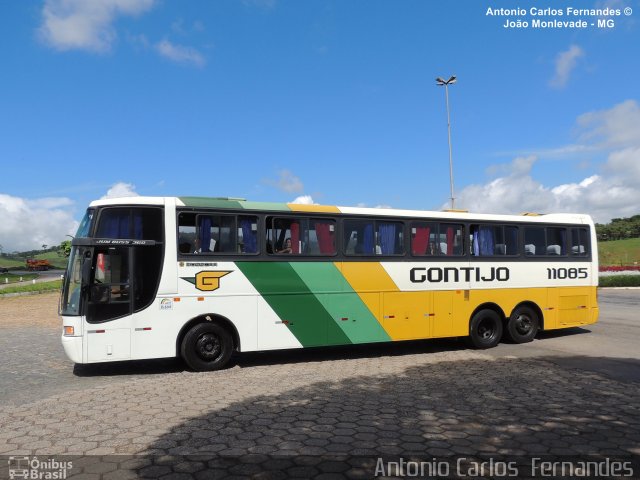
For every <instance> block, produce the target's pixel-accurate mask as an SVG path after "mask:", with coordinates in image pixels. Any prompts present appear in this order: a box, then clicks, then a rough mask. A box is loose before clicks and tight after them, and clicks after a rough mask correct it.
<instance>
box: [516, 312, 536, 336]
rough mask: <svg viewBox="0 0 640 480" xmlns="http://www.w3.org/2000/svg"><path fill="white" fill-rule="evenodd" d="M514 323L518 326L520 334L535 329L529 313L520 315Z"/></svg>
mask: <svg viewBox="0 0 640 480" xmlns="http://www.w3.org/2000/svg"><path fill="white" fill-rule="evenodd" d="M514 325H515V327H516V332H518V333H519V334H520V335H528V334H529V333H531V330H532V329H533V322H532V321H531V317H529V315H523V314H520V315H518V316H517V317H516V320H515V322H514Z"/></svg>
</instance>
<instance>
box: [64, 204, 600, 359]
mask: <svg viewBox="0 0 640 480" xmlns="http://www.w3.org/2000/svg"><path fill="white" fill-rule="evenodd" d="M597 284H598V254H597V247H596V236H595V228H594V224H593V221H592V220H591V218H590V217H589V216H588V215H581V214H544V215H536V214H523V215H488V214H473V213H467V212H462V211H440V212H437V211H418V210H397V209H374V208H351V207H335V206H322V205H302V204H286V203H262V202H252V201H247V200H244V199H236V198H205V197H128V198H121V199H107V200H98V201H94V202H92V203H91V204H90V206H89V208H88V209H87V212H86V214H85V216H84V218H83V220H82V221H81V223H80V225H79V228H78V232H77V234H76V236H75V238H74V239H73V241H72V248H71V254H70V257H69V263H68V267H67V271H66V274H65V278H64V282H63V286H62V291H61V298H60V315H61V317H62V323H63V332H62V344H63V346H64V350H65V352H66V354H67V356H68V357H69V358H70V359H71V360H72V361H73V362H75V363H81V364H85V363H96V362H109V361H121V360H136V359H151V358H166V357H181V358H182V359H184V361H185V363H186V364H187V366H188V367H189V368H191V369H193V370H196V371H207V370H217V369H220V368H223V367H224V366H225V365H226V364H227V363H228V361H229V359H230V357H231V356H232V354H233V353H234V352H251V351H266V350H276V349H293V348H303V347H321V346H329V345H348V344H364V343H375V342H391V341H404V340H416V339H431V338H443V337H466V340H467V341H468V342H469V343H470V345H471V346H472V347H475V348H479V349H485V348H491V347H494V346H496V345H497V344H498V343H499V342H500V341H501V340H502V339H503V338H504V339H507V340H508V341H510V342H514V343H525V342H530V341H532V340H533V339H534V338H535V337H536V335H537V334H538V332H539V331H542V330H554V329H559V328H566V327H575V326H580V325H588V324H592V323H595V322H596V321H597V318H598V304H597V294H596V290H597Z"/></svg>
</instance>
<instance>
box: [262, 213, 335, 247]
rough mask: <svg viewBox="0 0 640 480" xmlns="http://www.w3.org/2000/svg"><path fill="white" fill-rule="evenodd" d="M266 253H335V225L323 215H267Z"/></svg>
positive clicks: (333, 221)
mask: <svg viewBox="0 0 640 480" xmlns="http://www.w3.org/2000/svg"><path fill="white" fill-rule="evenodd" d="M266 237H267V238H266V241H267V253H270V254H274V255H335V254H336V224H335V220H332V219H321V218H284V217H268V218H267V235H266Z"/></svg>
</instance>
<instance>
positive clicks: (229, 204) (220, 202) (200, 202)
mask: <svg viewBox="0 0 640 480" xmlns="http://www.w3.org/2000/svg"><path fill="white" fill-rule="evenodd" d="M178 198H180V200H181V201H182V203H184V204H185V205H186V206H187V207H209V208H243V206H242V204H243V203H244V202H240V201H238V200H226V199H221V198H210V197H178Z"/></svg>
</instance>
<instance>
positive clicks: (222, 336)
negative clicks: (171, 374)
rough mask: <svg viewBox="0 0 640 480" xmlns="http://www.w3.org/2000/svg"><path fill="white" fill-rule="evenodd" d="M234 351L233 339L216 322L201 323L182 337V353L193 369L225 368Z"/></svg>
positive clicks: (202, 370) (210, 369)
mask: <svg viewBox="0 0 640 480" xmlns="http://www.w3.org/2000/svg"><path fill="white" fill-rule="evenodd" d="M232 353H233V339H232V337H231V335H230V334H229V332H228V331H227V330H226V329H225V328H224V327H222V326H220V325H218V324H216V323H210V322H206V323H199V324H197V325H195V326H194V327H193V328H192V329H191V330H189V331H188V332H187V333H186V335H185V336H184V338H183V339H182V345H181V347H180V354H181V356H182V358H183V359H184V361H185V363H186V364H187V365H188V366H189V368H191V369H192V370H195V371H198V372H205V371H212V370H220V369H221V368H224V366H225V365H226V364H227V362H228V361H229V359H230V358H231V354H232Z"/></svg>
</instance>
